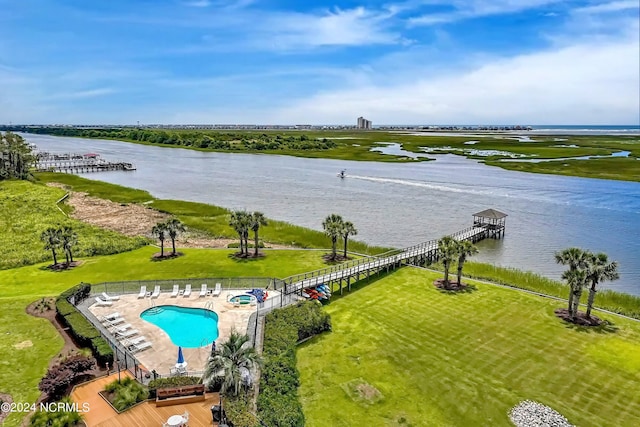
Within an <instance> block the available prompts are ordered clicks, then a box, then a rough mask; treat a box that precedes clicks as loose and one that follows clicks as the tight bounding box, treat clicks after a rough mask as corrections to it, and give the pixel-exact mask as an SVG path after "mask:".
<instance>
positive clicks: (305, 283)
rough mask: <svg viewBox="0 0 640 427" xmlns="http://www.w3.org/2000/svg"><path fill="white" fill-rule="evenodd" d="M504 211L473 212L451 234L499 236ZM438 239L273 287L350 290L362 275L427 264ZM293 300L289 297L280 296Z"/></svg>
mask: <svg viewBox="0 0 640 427" xmlns="http://www.w3.org/2000/svg"><path fill="white" fill-rule="evenodd" d="M506 216H507V215H506V214H503V213H501V212H498V211H495V210H493V209H488V210H486V211H482V212H479V213H477V214H474V215H473V217H474V223H473V226H471V227H468V228H465V229H464V230H460V231H457V232H455V233H453V234H451V237H453V238H454V239H456V240H458V241H465V240H468V241H471V242H473V243H475V242H478V241H480V240H483V239H486V238H494V239H499V238H502V237H503V236H504V229H505V220H504V219H505V217H506ZM438 256H439V254H438V239H434V240H429V241H427V242H424V243H420V244H418V245H415V246H410V247H408V248H404V249H398V250H394V251H390V252H387V253H385V254H382V255H380V256H372V257H366V258H360V259H357V260H353V261H349V262H345V263H342V264H339V265H336V266H333V267H328V268H323V269H320V270H316V271H312V272H308V273H303V274H297V275H294V276H290V277H287V278H285V279H282V280H279V281H276V282H275V287H276V289H278V290H281V291H282V292H283V296H292V295H298V296H302V295H303V293H304V290H305V289H312V288H315V287H317V286H319V285H327V286H329V287H330V288H331V291H332V292H334V291H335V289H334V288H335V287H336V286H337V287H338V291H339V292H340V294H342V292H343V286H344V287H345V288H346V289H347V290H351V284H352V283H355V282H357V281H359V280H361V279H364V278H366V279H369V277H370V276H371V275H372V274H376V273H380V272H382V271H386V272H389V271H390V270H393V269H395V268H398V267H400V266H402V265H403V264H404V265H419V266H424V265H429V264H431V263H432V262H435V261H437V260H438ZM282 301H283V304H284V302H285V301H287V302H290V301H292V299H291V298H282Z"/></svg>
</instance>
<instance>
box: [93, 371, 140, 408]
mask: <svg viewBox="0 0 640 427" xmlns="http://www.w3.org/2000/svg"><path fill="white" fill-rule="evenodd" d="M104 391H106V392H107V393H112V395H111V399H110V401H111V404H112V405H113V407H114V408H116V409H117V410H118V412H122V411H125V410H127V409H129V408H130V407H132V406H133V405H135V404H136V403H138V402H142V401H143V400H147V398H148V397H149V390H148V389H147V388H146V387H145V386H143V385H142V384H140V383H139V382H137V381H135V380H133V379H132V378H131V377H126V378H125V379H123V380H122V381H120V382H118V381H117V380H116V381H113V382H112V383H109V384H107V385H106V386H105V388H104Z"/></svg>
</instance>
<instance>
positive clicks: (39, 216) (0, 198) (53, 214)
mask: <svg viewBox="0 0 640 427" xmlns="http://www.w3.org/2000/svg"><path fill="white" fill-rule="evenodd" d="M64 194H65V192H64V190H61V189H59V188H48V187H44V186H40V185H34V184H32V183H30V182H26V181H3V182H0V269H6V268H12V267H18V266H22V265H29V264H35V263H38V262H43V261H46V260H50V259H52V255H51V252H50V251H46V250H44V245H43V243H42V242H41V241H40V234H41V233H42V232H43V231H44V230H45V229H47V228H48V227H57V226H62V225H69V226H71V227H73V229H74V231H75V232H76V233H78V245H77V246H76V247H75V248H74V255H75V256H76V257H84V256H94V255H108V254H114V253H118V252H124V251H129V250H132V249H136V248H139V247H141V246H144V245H146V244H147V241H146V239H143V238H131V237H126V236H122V235H121V234H119V233H115V232H112V231H107V230H103V229H100V228H98V227H94V226H91V225H88V224H85V223H83V222H81V221H77V220H74V219H71V218H67V217H66V216H65V214H64V213H63V212H61V211H60V210H59V209H58V208H57V207H56V202H57V201H58V200H59V199H60V198H61V197H62V196H64ZM58 255H59V259H64V255H63V254H62V251H58Z"/></svg>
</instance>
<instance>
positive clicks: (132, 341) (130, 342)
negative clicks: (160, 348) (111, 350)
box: [121, 335, 147, 347]
mask: <svg viewBox="0 0 640 427" xmlns="http://www.w3.org/2000/svg"><path fill="white" fill-rule="evenodd" d="M146 339H147V338H146V337H145V336H144V335H140V336H139V337H135V338H124V339H123V340H122V341H121V342H122V345H124V346H127V347H130V346H133V345H137V344H140V343H141V342H143V341H145V340H146Z"/></svg>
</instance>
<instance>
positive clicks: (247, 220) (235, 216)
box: [229, 211, 251, 256]
mask: <svg viewBox="0 0 640 427" xmlns="http://www.w3.org/2000/svg"><path fill="white" fill-rule="evenodd" d="M229 225H230V226H231V227H233V229H234V230H235V231H236V233H238V236H239V237H240V255H241V256H243V255H248V254H249V248H248V245H247V244H246V241H247V238H248V235H249V226H250V225H251V215H249V213H248V212H246V211H234V212H232V213H231V218H230V219H229ZM245 248H246V251H245Z"/></svg>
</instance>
